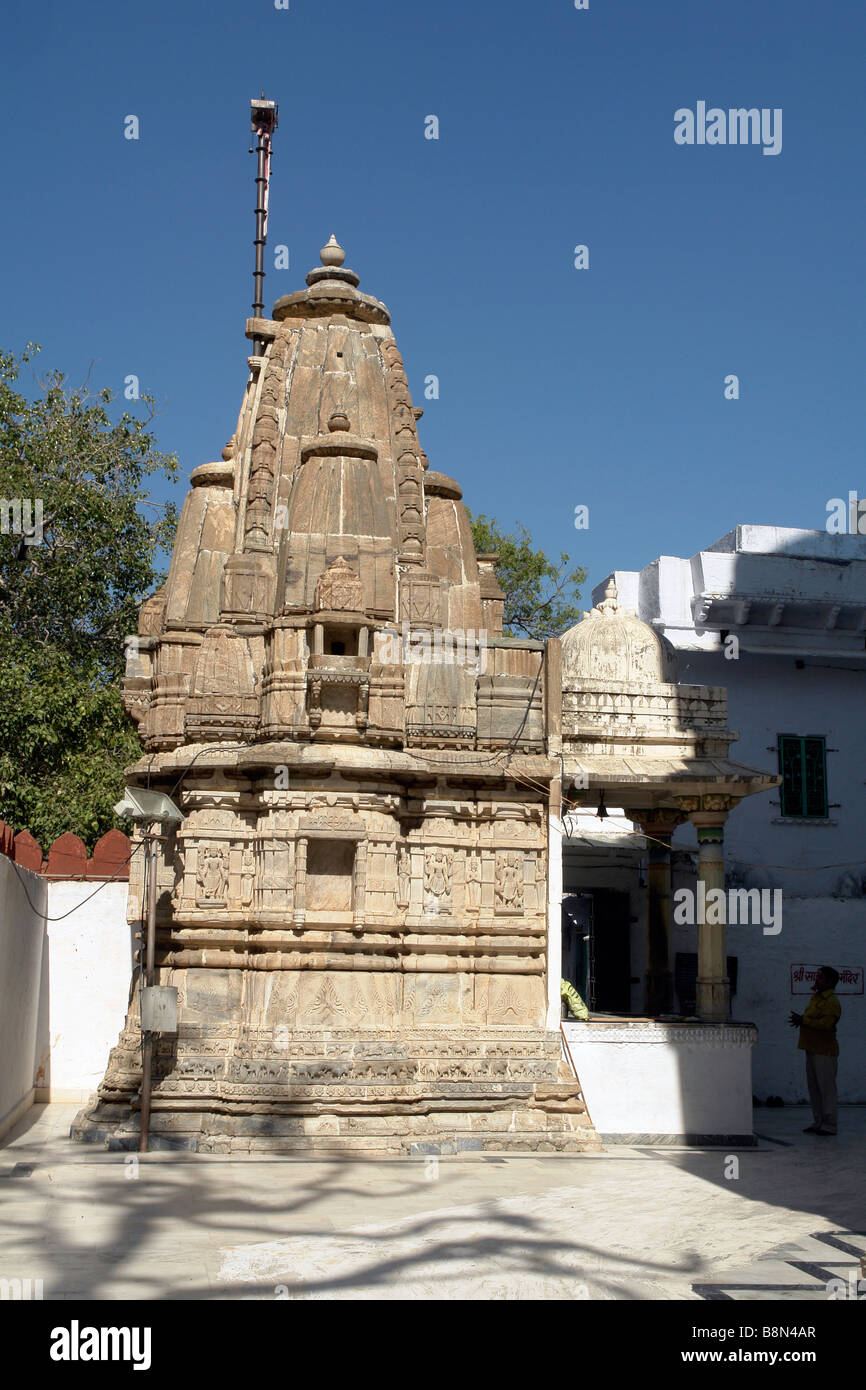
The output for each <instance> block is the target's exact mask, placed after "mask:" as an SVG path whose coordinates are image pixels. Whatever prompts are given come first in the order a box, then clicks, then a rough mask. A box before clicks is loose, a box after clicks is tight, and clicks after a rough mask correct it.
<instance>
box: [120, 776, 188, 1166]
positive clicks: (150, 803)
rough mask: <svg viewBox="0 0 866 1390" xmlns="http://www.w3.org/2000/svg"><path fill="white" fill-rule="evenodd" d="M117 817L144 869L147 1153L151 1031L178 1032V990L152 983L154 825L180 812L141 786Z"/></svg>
mask: <svg viewBox="0 0 866 1390" xmlns="http://www.w3.org/2000/svg"><path fill="white" fill-rule="evenodd" d="M114 814H115V815H116V816H124V817H126V818H127V819H129V820H132V821H134V822H135V824H136V825H137V826H139V827H140V830H141V839H142V843H143V845H144V871H145V882H146V884H147V936H146V942H145V958H144V971H143V974H142V977H141V978H143V980H144V984H143V986H142V988H141V1133H140V1135H139V1141H138V1149H139V1153H147V1144H148V1135H149V1131H150V1096H151V1089H152V1078H153V1035H154V1033H176V1032H177V990H176V989H175V988H174V986H173V985H155V984H154V983H153V977H154V968H155V958H156V872H157V862H156V861H157V853H158V845H159V842H160V840H162V839H164V838H165V837H164V836H163V835H158V834H157V833H156V831H155V829H153V827H155V826H158V825H161V826H167V825H178V824H180V822H181V821H182V820H183V813H182V812H181V811H180V810H178V808H177V806H175V804H174V802H173V801H172V800H171V798H170V797H168V796H166V795H165V793H164V792H152V791H149V790H147V789H146V788H144V787H126V788H125V790H124V794H123V798H122V800H121V801H118V803H117V805H116V806H115V807H114Z"/></svg>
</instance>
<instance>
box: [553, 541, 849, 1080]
mask: <svg viewBox="0 0 866 1390" xmlns="http://www.w3.org/2000/svg"><path fill="white" fill-rule="evenodd" d="M609 579H610V576H608V577H607V578H605V580H604V581H603V582H602V583H601V584H600V585H599V586H598V587H597V589H596V590H594V593H593V598H594V600H595V601H596V602H598V601H599V600H600V598H601V596H602V595H603V593H604V591H605V589H606V587H607V585H608V583H609ZM613 579H614V581H615V583H616V586H617V590H618V592H619V597H620V601H621V602H622V603H623V605H624V606H625V607H626V608H630V609H632V610H634V611H635V612H636V613H637V614H638V616H639V617H640V618H641V619H642V620H643V621H644V622H646V623H648V624H650V625H651V626H652V627H653V628H655V630H656V631H657V632H659V633H660V634H662V635H663V636H664V637H666V638H667V639H668V640H669V641H670V642H671V643H672V645H673V647H674V648H675V649H676V651H677V656H678V672H677V676H678V679H679V681H680V682H686V683H694V684H696V685H697V684H702V685H709V686H725V687H727V691H728V712H729V726H730V728H731V729H733V730H736V731H738V733H739V741H738V743H737V744H736V745H735V750H736V754H735V755H736V757H737V758H738V759H739V760H741V761H742V762H744V763H748V764H750V765H752V766H754V767H763V768H765V769H766V770H767V771H771V772H774V773H778V774H780V775H781V776H782V778H783V783H782V785H781V786H780V787H779V788H778V789H777V791H775V792H770V793H769V794H764V795H761V796H749V797H746V798H744V799H743V800H742V802H740V804H739V805H737V806H736V808H735V809H734V810H733V811H732V812H731V813H730V815H729V816H728V820H727V825H726V829H725V862H726V887H727V888H729V889H730V888H738V887H739V888H746V889H759V890H769V891H768V892H767V893H766V894H765V896H764V899H763V906H764V907H765V909H766V911H767V912H768V913H775V917H774V919H773V920H770V918H769V917H767V918H766V919H762V921H761V922H758V923H750V924H748V925H739V924H736V925H734V924H732V923H731V921H730V918H729V922H728V934H727V951H728V960H729V967H730V969H729V975H730V977H731V1003H732V1015H733V1018H734V1019H737V1020H742V1021H750V1022H754V1023H756V1024H757V1025H758V1029H759V1041H758V1044H757V1046H756V1047H755V1049H754V1053H753V1086H754V1091H755V1094H756V1095H757V1096H758V1097H760V1098H761V1099H766V1097H767V1096H768V1095H780V1096H782V1097H783V1099H785V1100H788V1101H795V1100H803V1099H805V1082H804V1075H803V1059H802V1054H800V1053H799V1052H798V1051H797V1048H796V1033H795V1032H794V1030H792V1029H791V1028H790V1027H789V1026H788V1022H787V1020H788V1015H789V1013H790V1011H791V1010H792V1009H793V1010H796V1011H797V1012H802V1009H803V1007H804V1006H805V1004H806V1002H807V999H808V995H809V993H810V972H813V971H814V969H815V967H816V966H818V965H821V964H828V965H833V966H835V968H836V969H837V970H840V971H842V972H843V974H842V979H841V980H840V983H839V986H838V987H837V993H838V994H839V997H840V1001H841V1004H842V1019H841V1023H840V1026H839V1044H840V1049H841V1058H840V1071H839V1085H840V1099H842V1100H846V1101H860V1102H863V1101H866V1069H864V1068H863V1066H862V1058H863V1057H864V1056H866V1002H864V994H863V987H864V986H863V979H864V965H866V834H864V821H866V815H864V813H866V537H863V536H857V535H838V536H836V535H829V534H827V533H826V532H823V531H801V530H794V529H788V528H782V527H773V526H751V525H744V526H738V527H737V528H736V530H735V531H731V532H729V533H728V534H727V535H726V536H723V537H722V539H721V540H719V541H717V542H716V543H715V544H714V545H711V546H709V547H708V549H707V550H704V551H701V552H700V553H699V554H698V555H695V556H693V557H692V558H690V559H682V558H678V557H676V556H669V555H663V556H661V557H660V558H659V559H658V560H655V561H653V562H652V563H651V564H649V565H647V566H646V567H645V568H644V569H643V570H641V571H639V572H634V571H620V570H617V571H615V572H614V574H613ZM584 823H585V822H584ZM690 837H691V838H690ZM695 843H696V842H695V839H694V832H693V830H692V829H691V827H689V826H683V827H681V828H680V829H679V830H678V831H677V832H676V833H675V836H674V841H673V845H674V849H675V851H679V853H675V855H674V866H673V872H674V879H673V884H674V889H675V890H676V888H677V886H678V885H679V886H688V885H689V884H690V883H693V881H694V880H693V878H692V877H691V875H692V859H691V855H690V853H689V852H688V851H690V850H691V849H693V848H694V847H695ZM633 844H634V841H632V845H633ZM586 849H588V846H585V847H584V850H586ZM623 851H624V852H625V844H624V845H623ZM634 855H635V851H634V849H633V848H632V850H631V856H632V864H631V868H630V869H626V870H625V875H624V881H623V882H622V884H621V887H622V888H623V889H624V890H625V892H626V893H629V895H630V897H632V898H633V895H634V891H635V888H636V887H637V885H638V882H639V881H640V878H641V876H642V875H641V874H640V871H639V870H638V867H637V864H636V862H635V861H634ZM570 856H572V857H573V858H572V862H573V863H574V868H575V870H576V874H575V877H574V880H573V881H574V883H575V885H577V886H579V884H580V881H581V870H582V869H583V866H584V865H586V863H587V859H586V854H585V852H581V850H580V847H579V842H577V841H575V840H572V841H570V842H569V844H568V845H567V847H566V851H565V857H564V868H565V873H566V876H567V875H568V872H569V858H570ZM574 856H576V858H574ZM776 890H780V892H781V896H780V897H779V896H778V895H777V894H776ZM621 901H622V902H623V904H624V910H625V904H628V903H629V899H628V898H623V899H621ZM674 901H675V904H676V903H677V902H678V899H677V897H676V893H675V897H674ZM776 905H778V906H779V907H780V908H781V912H780V913H779V912H775V907H776ZM629 906H630V904H629ZM631 913H632V914H633V913H634V908H633V907H631ZM680 915H682V914H680ZM676 916H677V913H676V911H675V918H674V923H675V924H674V928H673V939H672V949H673V952H674V962H672V963H673V964H675V975H676V988H677V996H678V1001H677V1002H678V1004H679V1007H680V1010H681V1012H683V1013H690V1012H692V1011H693V1007H694V1006H693V1003H692V1002H691V1000H690V997H689V996H690V984H689V979H690V976H693V975H694V961H695V952H696V944H695V933H696V927H694V926H689V925H681V924H677V921H676ZM603 952H604V947H603V943H602V942H599V941H596V943H595V953H596V955H599V954H600V953H601V954H603ZM632 978H633V985H632V991H633V992H632V1011H633V1012H638V1011H639V1010H640V1004H639V1003H638V1002H637V989H638V981H637V980H636V979H635V978H634V974H633V975H632Z"/></svg>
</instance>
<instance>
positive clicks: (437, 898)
mask: <svg viewBox="0 0 866 1390" xmlns="http://www.w3.org/2000/svg"><path fill="white" fill-rule="evenodd" d="M453 867H454V853H453V851H452V850H446V849H439V848H436V849H428V850H427V853H426V854H425V856H424V906H425V910H426V911H428V912H443V911H445V910H446V909H447V908H449V907H450V906H451V881H452V873H453ZM428 904H429V905H428Z"/></svg>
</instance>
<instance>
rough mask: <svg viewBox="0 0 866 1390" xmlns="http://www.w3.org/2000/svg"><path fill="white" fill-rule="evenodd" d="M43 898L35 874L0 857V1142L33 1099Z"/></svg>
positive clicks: (40, 881) (43, 890)
mask: <svg viewBox="0 0 866 1390" xmlns="http://www.w3.org/2000/svg"><path fill="white" fill-rule="evenodd" d="M28 894H29V896H30V899H31V901H32V903H33V905H34V907H35V908H36V909H37V911H35V912H34V910H33V908H32V907H31V906H30V904H29V903H28V901H27V895H28ZM47 897H48V893H47V888H46V884H45V882H44V881H43V879H42V878H41V877H40V875H39V874H34V873H32V872H31V871H30V870H29V869H22V868H20V867H19V868H18V871H17V873H16V869H15V865H13V864H12V862H11V860H9V859H7V857H6V855H5V854H0V1138H2V1136H3V1135H4V1134H6V1133H7V1131H8V1130H10V1129H11V1128H12V1126H13V1125H14V1124H15V1122H16V1121H17V1120H18V1119H19V1118H20V1116H21V1115H23V1114H24V1112H25V1110H27V1109H28V1108H29V1106H30V1105H32V1103H33V1100H34V1085H33V1078H34V1074H35V1069H36V1065H37V1048H38V1028H37V1022H38V1016H39V988H40V978H41V972H42V948H43V938H44V927H43V923H42V918H41V915H40V913H44V911H45V904H46V901H47Z"/></svg>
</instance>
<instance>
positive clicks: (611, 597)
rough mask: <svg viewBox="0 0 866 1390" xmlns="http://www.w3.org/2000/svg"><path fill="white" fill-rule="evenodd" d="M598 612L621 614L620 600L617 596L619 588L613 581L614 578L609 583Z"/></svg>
mask: <svg viewBox="0 0 866 1390" xmlns="http://www.w3.org/2000/svg"><path fill="white" fill-rule="evenodd" d="M598 611H599V613H618V612H619V598H618V595H617V587H616V584H615V583H614V581H613V577H611V578H610V579H609V580H608V582H607V588H606V589H605V591H604V598H603V600H602V601H601V603H600V604H599V605H598Z"/></svg>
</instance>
